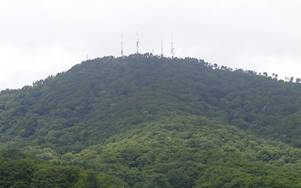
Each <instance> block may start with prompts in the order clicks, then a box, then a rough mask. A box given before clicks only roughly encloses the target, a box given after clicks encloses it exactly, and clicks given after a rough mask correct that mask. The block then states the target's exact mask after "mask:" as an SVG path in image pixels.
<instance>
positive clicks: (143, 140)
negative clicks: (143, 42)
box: [0, 54, 301, 188]
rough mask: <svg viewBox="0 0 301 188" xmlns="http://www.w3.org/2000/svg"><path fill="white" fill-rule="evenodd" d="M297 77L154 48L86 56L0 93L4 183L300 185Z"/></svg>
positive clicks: (58, 187)
mask: <svg viewBox="0 0 301 188" xmlns="http://www.w3.org/2000/svg"><path fill="white" fill-rule="evenodd" d="M294 80H295V81H294ZM299 82H300V80H299V79H294V78H289V79H288V80H287V81H283V80H279V79H278V77H277V75H276V74H273V75H271V76H269V75H268V74H267V73H262V74H259V73H256V72H254V71H245V70H241V69H235V70H233V69H231V68H228V67H225V66H218V65H216V64H214V65H212V64H209V63H207V62H205V61H204V60H199V59H195V58H184V59H182V58H165V57H159V56H153V55H152V54H143V55H142V54H135V55H130V56H126V57H118V58H115V57H111V56H110V57H103V58H98V59H94V60H88V61H85V62H82V63H81V64H78V65H76V66H74V67H73V68H71V69H70V70H68V71H67V72H63V73H60V74H58V75H56V76H50V77H48V78H47V79H45V80H40V81H37V82H35V83H33V85H32V86H26V87H23V88H22V89H17V90H4V91H1V93H0V150H1V152H0V161H1V163H0V187H8V188H13V187H14V188H16V187H19V188H21V187H24V188H25V187H34V188H36V187H37V188H38V187H39V188H40V187H54V188H65V187H66V188H67V187H68V188H69V187H75V188H82V187H87V188H92V187H95V188H97V187H135V188H138V187H139V188H140V187H149V188H156V187H158V188H159V187H171V188H174V187H179V188H201V187H208V188H209V187H229V188H230V187H279V188H283V187H288V188H292V187H301V148H300V147H301V85H300V84H299Z"/></svg>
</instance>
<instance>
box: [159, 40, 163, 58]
mask: <svg viewBox="0 0 301 188" xmlns="http://www.w3.org/2000/svg"><path fill="white" fill-rule="evenodd" d="M160 55H161V57H163V56H164V49H163V40H161V54H160Z"/></svg>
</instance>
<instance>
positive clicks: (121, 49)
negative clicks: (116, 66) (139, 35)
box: [120, 34, 124, 57]
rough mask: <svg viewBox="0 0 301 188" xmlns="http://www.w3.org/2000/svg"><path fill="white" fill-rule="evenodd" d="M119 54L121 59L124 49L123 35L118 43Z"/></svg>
mask: <svg viewBox="0 0 301 188" xmlns="http://www.w3.org/2000/svg"><path fill="white" fill-rule="evenodd" d="M120 54H121V57H123V56H124V47H123V34H122V35H121V42H120Z"/></svg>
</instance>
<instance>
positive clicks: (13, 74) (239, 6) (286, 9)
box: [0, 0, 301, 89]
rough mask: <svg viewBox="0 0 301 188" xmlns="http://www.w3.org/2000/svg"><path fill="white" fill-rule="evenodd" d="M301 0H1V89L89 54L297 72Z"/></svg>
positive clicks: (62, 68) (57, 69) (299, 69)
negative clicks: (122, 53) (173, 56)
mask: <svg viewBox="0 0 301 188" xmlns="http://www.w3.org/2000/svg"><path fill="white" fill-rule="evenodd" d="M300 19H301V1H300V0H1V1H0V89H5V88H19V87H22V86H24V85H28V84H31V83H32V82H33V81H35V80H39V79H42V78H45V77H47V76H48V75H51V74H56V73H58V72H61V71H65V70H67V69H69V68H70V67H72V66H73V65H75V64H77V63H80V62H81V61H82V60H84V59H85V58H86V54H89V58H96V57H101V56H107V55H114V56H118V55H119V54H120V38H121V37H120V36H121V34H123V36H124V48H125V53H126V54H131V53H134V52H135V40H136V33H137V32H138V33H139V38H140V41H141V45H140V46H141V52H151V51H152V50H153V49H154V51H155V53H159V52H160V43H161V42H160V41H161V40H163V41H164V42H163V43H164V51H165V53H166V55H170V40H171V33H173V38H174V42H175V47H176V50H175V52H176V55H177V56H180V57H185V56H190V57H197V58H202V59H205V60H206V61H208V62H210V63H217V64H220V65H227V66H231V67H233V68H244V69H252V70H256V71H258V72H263V71H267V72H269V73H279V74H280V75H281V76H282V77H284V76H295V77H301V53H300V52H301V21H300Z"/></svg>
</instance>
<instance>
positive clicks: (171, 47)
mask: <svg viewBox="0 0 301 188" xmlns="http://www.w3.org/2000/svg"><path fill="white" fill-rule="evenodd" d="M170 54H171V58H173V57H174V56H175V47H174V42H173V35H171V44H170Z"/></svg>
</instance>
